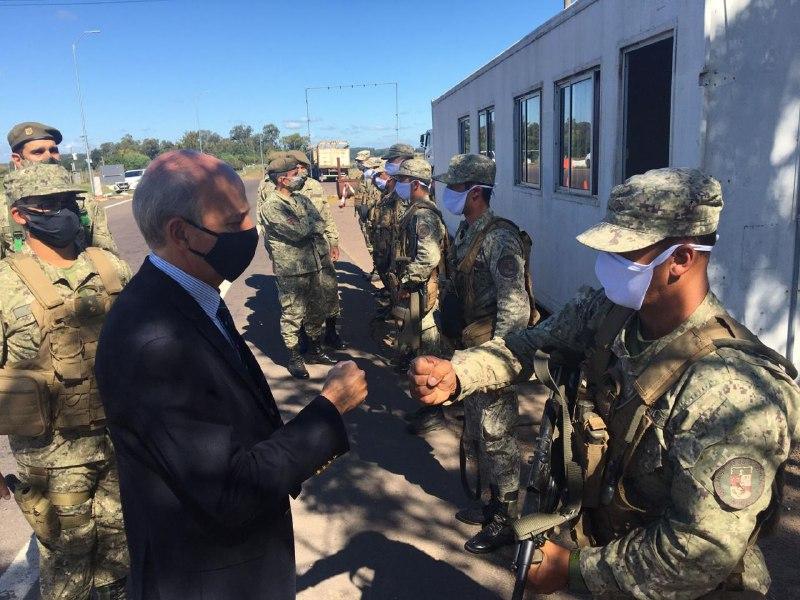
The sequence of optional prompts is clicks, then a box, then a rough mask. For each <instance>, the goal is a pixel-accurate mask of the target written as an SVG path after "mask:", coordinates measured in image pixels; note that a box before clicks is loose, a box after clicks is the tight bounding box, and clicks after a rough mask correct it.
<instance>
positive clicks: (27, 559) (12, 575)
mask: <svg viewBox="0 0 800 600" xmlns="http://www.w3.org/2000/svg"><path fill="white" fill-rule="evenodd" d="M33 539H34V538H33V536H31V539H30V541H28V543H27V544H25V545H24V546H23V547H22V550H20V551H19V552H18V553H17V556H16V557H15V558H14V562H12V563H11V565H9V567H8V568H7V569H6V572H5V573H3V575H2V577H0V598H4V599H8V600H22V599H23V598H25V597H26V596H27V595H28V592H30V591H31V588H32V587H33V586H34V585H35V584H36V580H37V579H38V578H39V550H38V548H37V546H36V544H35V543H34V541H33Z"/></svg>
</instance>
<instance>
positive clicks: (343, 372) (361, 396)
mask: <svg viewBox="0 0 800 600" xmlns="http://www.w3.org/2000/svg"><path fill="white" fill-rule="evenodd" d="M322 395H323V396H325V397H326V398H327V399H328V400H330V402H331V404H333V405H334V406H335V407H336V409H337V410H338V411H339V414H341V415H343V414H344V413H346V412H348V411H351V410H353V409H354V408H355V407H356V406H358V405H359V404H361V403H362V402H364V400H365V399H366V397H367V377H366V375H365V374H364V371H362V370H361V369H359V368H358V366H357V365H356V363H354V362H353V361H352V360H346V361H343V362H338V363H336V364H335V365H334V366H333V367H331V370H330V371H328V377H327V378H326V379H325V385H323V386H322Z"/></svg>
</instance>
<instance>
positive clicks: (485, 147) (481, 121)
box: [478, 106, 494, 160]
mask: <svg viewBox="0 0 800 600" xmlns="http://www.w3.org/2000/svg"><path fill="white" fill-rule="evenodd" d="M478 152H480V153H481V154H483V155H484V156H488V157H489V158H491V159H493V160H494V106H490V107H489V108H485V109H483V110H481V111H479V112H478Z"/></svg>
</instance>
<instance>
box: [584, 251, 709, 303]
mask: <svg viewBox="0 0 800 600" xmlns="http://www.w3.org/2000/svg"><path fill="white" fill-rule="evenodd" d="M681 246H691V247H692V248H694V249H695V250H699V251H701V252H711V250H712V248H713V246H702V245H700V244H675V245H674V246H670V247H669V248H667V249H666V250H664V252H662V253H661V254H659V255H658V256H656V257H655V258H654V259H653V262H651V263H650V264H649V265H642V264H639V263H635V262H633V261H630V260H628V259H627V258H624V257H622V256H620V255H619V254H614V253H612V252H601V253H600V254H598V255H597V261H596V262H595V265H594V272H595V275H597V279H599V280H600V285H602V286H603V289H604V290H605V292H606V296H608V299H609V300H611V301H612V302H613V303H614V304H619V305H620V306H625V307H627V308H632V309H633V310H639V309H641V308H642V303H643V302H644V297H645V295H646V294H647V289H648V288H649V287H650V282H651V281H652V280H653V270H654V269H655V268H656V267H657V266H658V265H660V264H662V263H664V262H666V261H667V259H669V257H670V256H672V253H673V252H675V250H677V249H678V248H680V247H681Z"/></svg>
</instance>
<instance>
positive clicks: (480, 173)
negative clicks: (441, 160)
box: [433, 154, 497, 185]
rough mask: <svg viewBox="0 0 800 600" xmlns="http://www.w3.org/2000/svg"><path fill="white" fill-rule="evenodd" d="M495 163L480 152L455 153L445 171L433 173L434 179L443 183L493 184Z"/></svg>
mask: <svg viewBox="0 0 800 600" xmlns="http://www.w3.org/2000/svg"><path fill="white" fill-rule="evenodd" d="M496 170H497V165H495V163H494V161H493V160H492V159H491V158H489V157H488V156H483V155H482V154H456V155H455V156H454V157H453V158H451V159H450V164H449V165H448V167H447V172H446V173H442V174H440V175H434V176H433V178H434V179H435V180H436V181H441V182H442V183H443V184H445V185H453V184H458V183H467V182H469V181H471V182H473V183H481V184H483V185H494V175H495V172H496Z"/></svg>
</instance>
